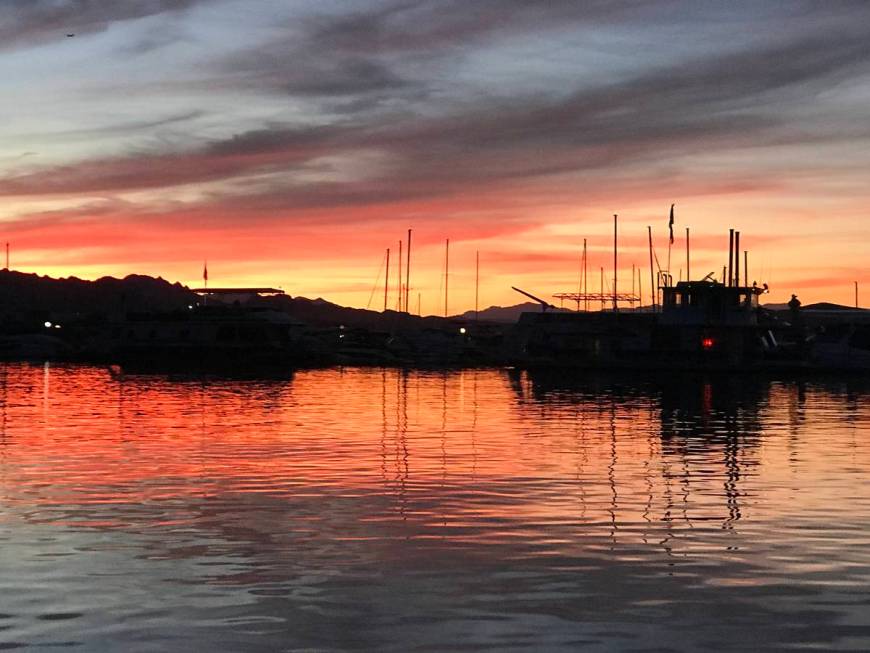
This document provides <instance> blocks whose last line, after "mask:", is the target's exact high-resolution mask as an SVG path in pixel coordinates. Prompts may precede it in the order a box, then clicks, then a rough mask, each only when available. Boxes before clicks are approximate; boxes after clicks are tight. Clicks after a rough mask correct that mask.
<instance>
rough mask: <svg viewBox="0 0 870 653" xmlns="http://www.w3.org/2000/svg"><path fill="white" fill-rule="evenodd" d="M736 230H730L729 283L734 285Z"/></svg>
mask: <svg viewBox="0 0 870 653" xmlns="http://www.w3.org/2000/svg"><path fill="white" fill-rule="evenodd" d="M733 271H734V230H733V229H729V230H728V285H729V286H733V285H734V272H733Z"/></svg>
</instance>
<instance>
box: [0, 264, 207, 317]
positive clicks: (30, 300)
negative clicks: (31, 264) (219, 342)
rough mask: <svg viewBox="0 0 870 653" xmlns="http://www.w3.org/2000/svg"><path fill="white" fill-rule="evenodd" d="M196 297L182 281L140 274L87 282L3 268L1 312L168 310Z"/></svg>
mask: <svg viewBox="0 0 870 653" xmlns="http://www.w3.org/2000/svg"><path fill="white" fill-rule="evenodd" d="M196 299H197V296H196V294H195V293H193V292H191V291H190V289H188V288H186V287H185V286H182V285H181V284H180V283H174V284H172V283H169V282H168V281H166V280H164V279H160V278H157V279H155V278H153V277H148V276H143V275H137V274H132V275H130V276H128V277H125V278H123V279H115V278H114V277H103V278H101V279H98V280H97V281H85V280H83V279H78V278H76V277H69V278H65V279H54V278H52V277H46V276H39V275H38V274H26V273H23V272H15V271H10V270H0V315H2V316H6V317H10V316H15V317H21V316H26V315H33V314H38V313H54V314H67V315H90V314H95V313H97V314H104V315H108V314H117V313H124V312H126V311H131V310H135V311H165V310H172V309H176V308H184V307H185V306H187V305H188V304H190V303H192V302H194V301H196Z"/></svg>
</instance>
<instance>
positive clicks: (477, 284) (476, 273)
mask: <svg viewBox="0 0 870 653" xmlns="http://www.w3.org/2000/svg"><path fill="white" fill-rule="evenodd" d="M479 298H480V250H478V251H476V252H475V253H474V321H475V322H477V319H478V312H479V308H480V304H479V303H478V299H479Z"/></svg>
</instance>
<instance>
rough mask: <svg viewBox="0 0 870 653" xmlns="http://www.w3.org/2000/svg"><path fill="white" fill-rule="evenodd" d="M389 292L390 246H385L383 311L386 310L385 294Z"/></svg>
mask: <svg viewBox="0 0 870 653" xmlns="http://www.w3.org/2000/svg"><path fill="white" fill-rule="evenodd" d="M389 292H390V248H389V247H387V274H386V275H385V276H384V312H386V310H387V295H389Z"/></svg>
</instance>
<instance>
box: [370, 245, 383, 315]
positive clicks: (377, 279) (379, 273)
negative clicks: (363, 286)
mask: <svg viewBox="0 0 870 653" xmlns="http://www.w3.org/2000/svg"><path fill="white" fill-rule="evenodd" d="M386 261H387V253H386V252H384V256H383V258H382V259H381V267H379V268H378V276H377V277H376V278H375V285H374V286H372V293H371V294H370V295H369V301H368V302H367V303H366V310H368V309H369V307H370V306H371V305H372V300H373V299H374V298H375V292H377V290H378V288H380V287H381V272H383V271H384V263H386Z"/></svg>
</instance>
